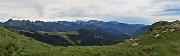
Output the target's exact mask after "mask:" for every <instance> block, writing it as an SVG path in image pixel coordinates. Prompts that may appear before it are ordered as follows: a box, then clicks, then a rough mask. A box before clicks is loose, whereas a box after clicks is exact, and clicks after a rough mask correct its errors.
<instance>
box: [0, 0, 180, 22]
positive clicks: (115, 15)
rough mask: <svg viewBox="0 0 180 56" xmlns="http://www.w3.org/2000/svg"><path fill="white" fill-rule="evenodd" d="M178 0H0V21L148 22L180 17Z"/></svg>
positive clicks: (179, 2)
mask: <svg viewBox="0 0 180 56" xmlns="http://www.w3.org/2000/svg"><path fill="white" fill-rule="evenodd" d="M179 4H180V0H0V21H6V20H8V19H9V18H12V19H19V20H23V19H25V20H33V21H35V20H43V21H62V20H66V21H75V20H102V21H118V22H124V23H131V24H132V23H138V24H152V23H153V22H156V21H159V20H161V19H163V20H167V21H174V20H180V5H179Z"/></svg>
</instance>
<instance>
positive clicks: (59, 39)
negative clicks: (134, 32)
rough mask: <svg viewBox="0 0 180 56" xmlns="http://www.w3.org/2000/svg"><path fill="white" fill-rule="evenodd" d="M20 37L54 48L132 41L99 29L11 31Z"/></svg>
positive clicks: (119, 34)
mask: <svg viewBox="0 0 180 56" xmlns="http://www.w3.org/2000/svg"><path fill="white" fill-rule="evenodd" d="M11 31H12V32H16V33H18V34H20V35H24V36H27V37H30V38H33V39H35V40H37V41H41V42H43V43H47V44H50V45H54V46H102V45H113V44H116V43H119V42H122V41H123V40H125V39H130V38H131V37H129V36H128V35H124V34H121V33H116V34H113V33H108V32H106V31H103V30H100V29H97V30H92V29H91V30H90V29H79V30H77V31H66V32H45V31H25V30H11Z"/></svg>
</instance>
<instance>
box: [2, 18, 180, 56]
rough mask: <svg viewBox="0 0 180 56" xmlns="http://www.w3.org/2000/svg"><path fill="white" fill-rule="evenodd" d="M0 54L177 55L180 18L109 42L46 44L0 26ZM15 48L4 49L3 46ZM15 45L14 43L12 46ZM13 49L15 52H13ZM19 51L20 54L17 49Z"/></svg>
mask: <svg viewBox="0 0 180 56" xmlns="http://www.w3.org/2000/svg"><path fill="white" fill-rule="evenodd" d="M0 36H1V39H0V41H1V42H0V47H1V49H0V50H3V52H0V54H1V55H2V54H3V55H4V54H13V55H29V56H180V41H179V40H180V37H179V36H180V22H179V21H174V22H166V21H161V22H156V23H154V24H153V25H152V26H151V28H150V29H149V31H148V32H147V33H146V34H144V35H142V36H139V37H136V38H134V39H129V40H125V41H124V42H122V43H119V44H116V45H110V46H68V47H61V46H48V45H45V44H43V43H40V42H38V41H34V40H33V39H29V38H27V37H24V36H21V35H18V34H16V33H12V32H9V31H8V30H5V29H2V28H1V29H0ZM9 45H10V47H11V48H12V47H13V48H16V47H17V48H19V49H18V51H17V50H16V49H13V48H12V49H6V48H5V47H6V46H9ZM14 45H15V47H14ZM14 51H15V53H14ZM18 52H20V54H19V53H18Z"/></svg>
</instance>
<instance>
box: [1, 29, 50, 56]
mask: <svg viewBox="0 0 180 56" xmlns="http://www.w3.org/2000/svg"><path fill="white" fill-rule="evenodd" d="M50 47H51V46H49V45H46V44H45V43H41V42H39V41H36V40H34V39H32V38H29V37H25V36H22V35H19V34H16V33H13V32H10V31H8V30H6V29H3V28H0V56H13V55H31V54H32V55H33V54H37V52H38V53H42V52H41V51H43V50H44V49H47V48H50ZM34 51H36V52H34Z"/></svg>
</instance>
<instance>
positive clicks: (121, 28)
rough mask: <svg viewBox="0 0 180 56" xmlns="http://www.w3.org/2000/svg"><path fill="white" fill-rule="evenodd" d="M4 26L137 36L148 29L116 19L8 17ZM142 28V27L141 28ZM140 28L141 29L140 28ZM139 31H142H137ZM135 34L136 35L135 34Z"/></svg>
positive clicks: (144, 26) (21, 28)
mask: <svg viewBox="0 0 180 56" xmlns="http://www.w3.org/2000/svg"><path fill="white" fill-rule="evenodd" d="M0 25H3V26H4V27H5V28H12V29H18V30H28V31H37V30H42V31H48V32H52V31H57V32H63V31H75V30H79V29H82V28H83V29H102V30H104V31H106V32H110V33H123V34H127V35H133V36H138V35H141V34H143V33H144V32H146V30H148V26H149V25H143V24H126V23H119V22H116V21H109V22H103V21H98V20H89V21H81V20H77V21H76V22H68V21H57V22H44V21H35V22H32V21H29V20H12V19H9V20H8V21H6V22H3V23H0ZM142 28H143V29H142ZM141 29H142V30H141ZM137 30H138V31H140V32H142V33H138V32H137ZM135 34H136V35H135Z"/></svg>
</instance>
